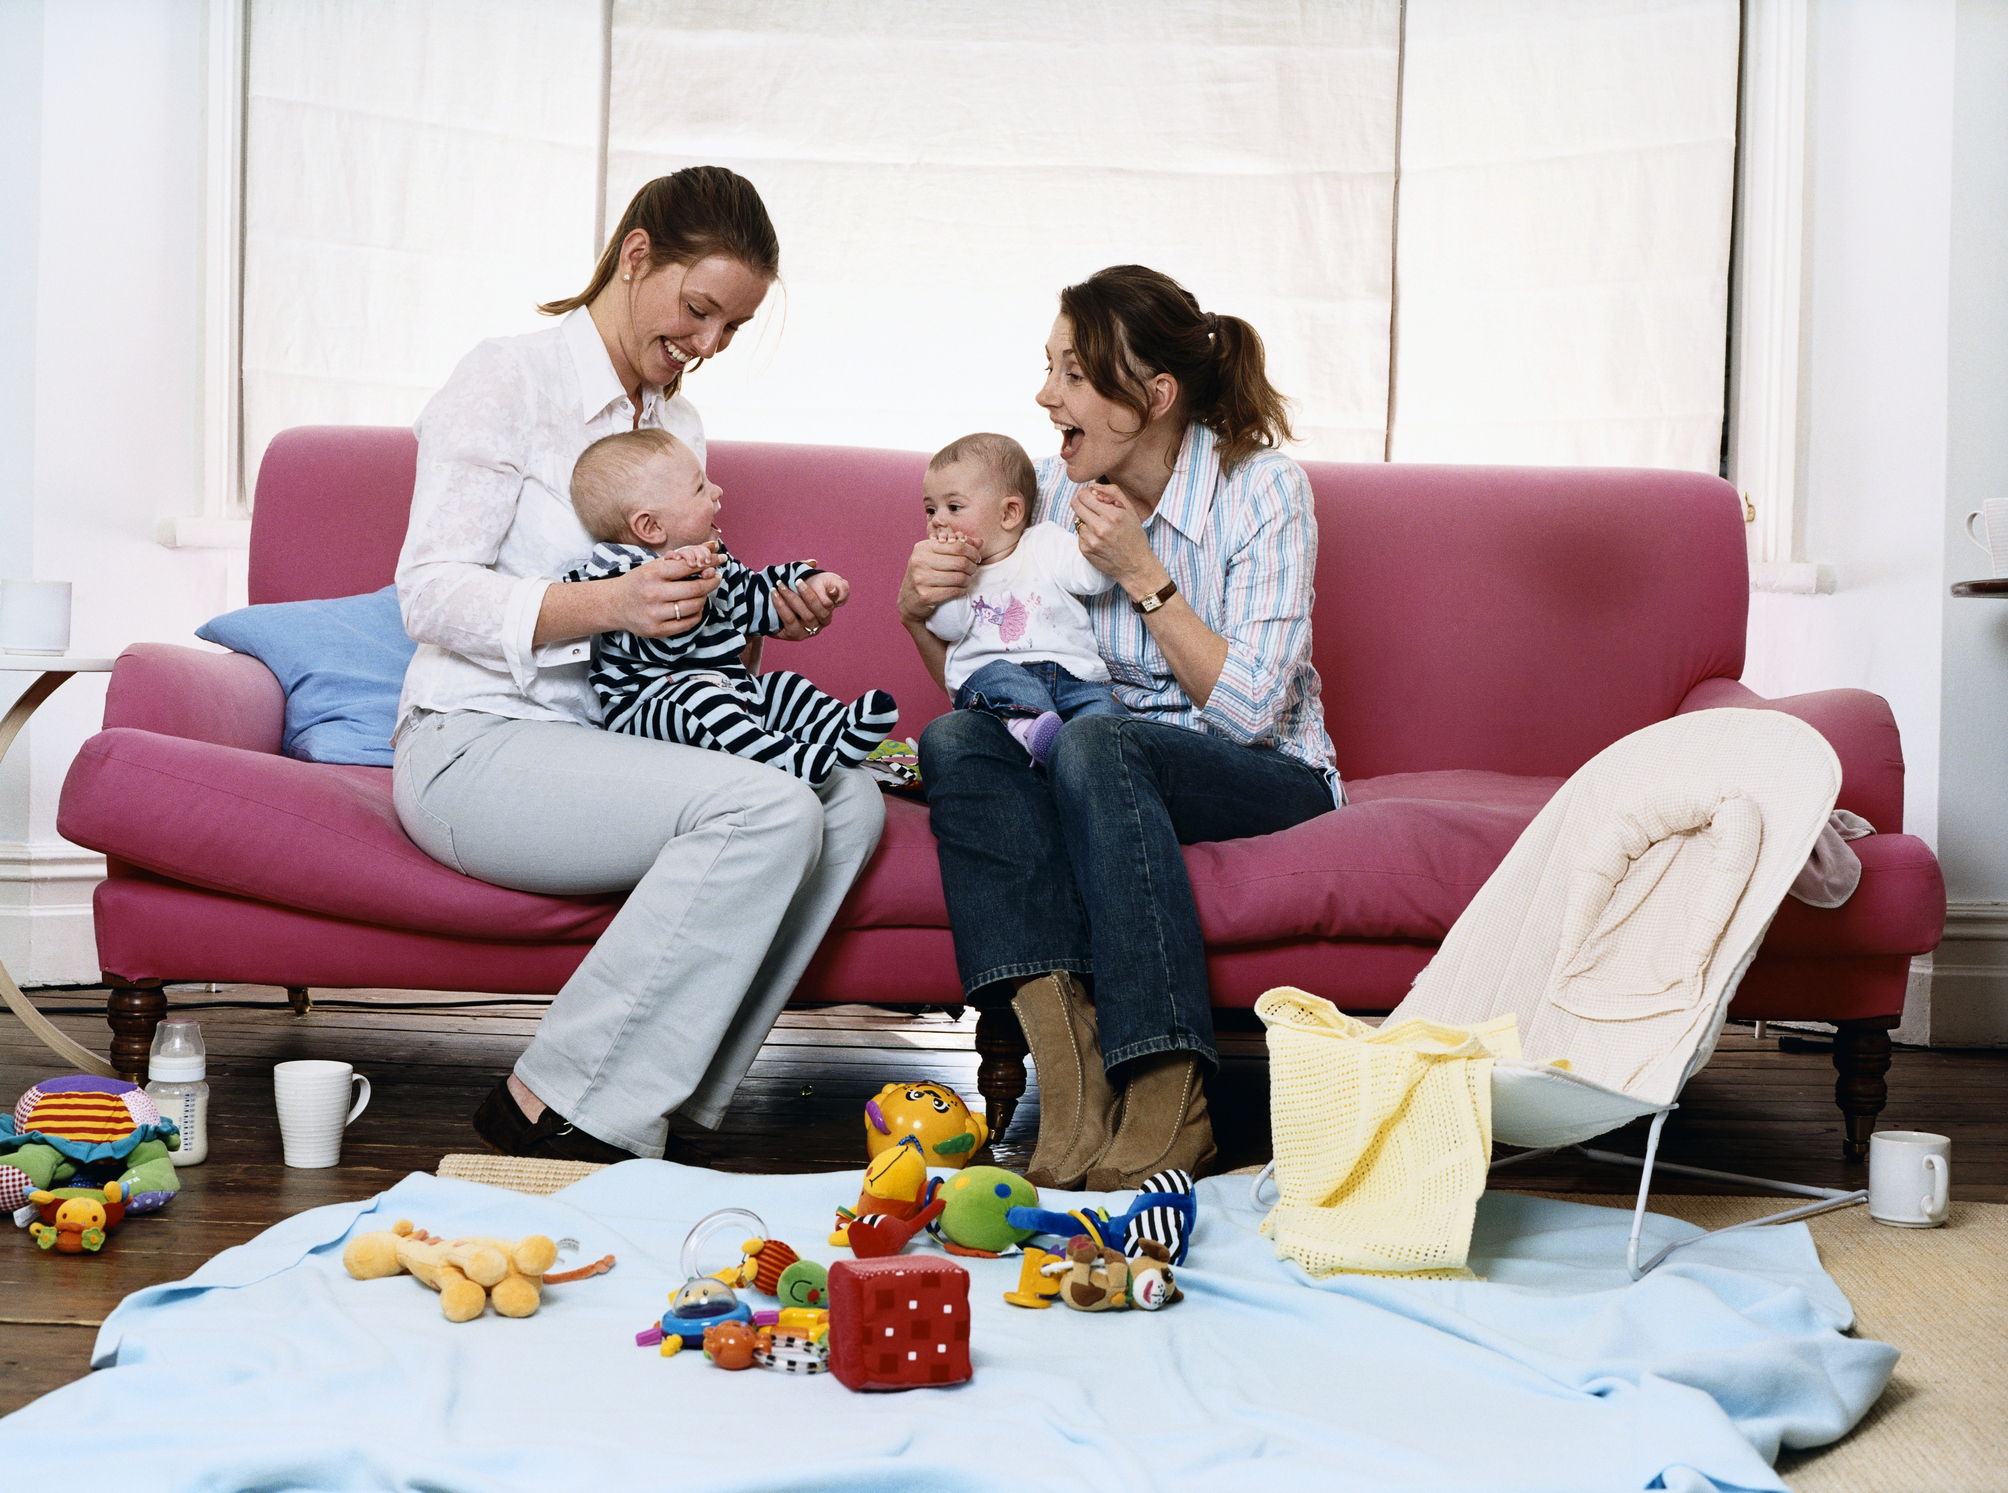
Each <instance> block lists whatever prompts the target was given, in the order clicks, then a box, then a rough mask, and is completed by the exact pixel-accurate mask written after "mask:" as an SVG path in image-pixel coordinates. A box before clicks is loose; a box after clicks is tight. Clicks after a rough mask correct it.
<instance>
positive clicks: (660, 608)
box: [568, 552, 718, 638]
mask: <svg viewBox="0 0 2008 1493" xmlns="http://www.w3.org/2000/svg"><path fill="white" fill-rule="evenodd" d="M711 559H712V560H713V561H714V562H715V561H716V559H717V555H716V553H715V552H713V553H712V555H711ZM693 563H695V561H694V559H693V558H691V557H686V556H682V555H678V556H677V557H675V558H668V557H665V558H663V559H660V560H650V561H649V562H648V563H647V564H645V565H637V566H636V567H635V568H634V569H633V570H630V571H629V572H628V573H627V574H626V575H620V576H615V577H614V578H613V579H612V580H607V581H598V582H594V583H592V585H591V586H590V587H584V588H578V589H594V588H598V587H604V588H605V589H606V593H607V595H606V602H607V605H608V607H609V609H610V611H611V614H612V616H613V618H614V620H613V621H612V623H611V624H610V625H608V626H606V627H598V628H594V629H592V630H593V631H594V632H631V633H633V634H634V635H635V636H636V637H638V638H677V637H682V636H683V634H685V633H687V632H689V631H690V630H691V629H692V628H694V627H696V626H697V625H698V624H699V623H701V622H702V621H703V620H704V606H705V603H706V601H708V600H709V599H710V596H711V593H712V592H713V591H716V590H717V589H718V572H717V571H716V570H715V569H713V568H712V566H710V565H706V566H704V567H703V568H702V569H699V570H696V571H693V570H692V569H691V566H692V564H693ZM568 589H570V588H568Z"/></svg>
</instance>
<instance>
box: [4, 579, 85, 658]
mask: <svg viewBox="0 0 2008 1493" xmlns="http://www.w3.org/2000/svg"><path fill="white" fill-rule="evenodd" d="M69 651H70V583H69V582H68V581H0V652H5V653H41V654H60V653H67V652H69Z"/></svg>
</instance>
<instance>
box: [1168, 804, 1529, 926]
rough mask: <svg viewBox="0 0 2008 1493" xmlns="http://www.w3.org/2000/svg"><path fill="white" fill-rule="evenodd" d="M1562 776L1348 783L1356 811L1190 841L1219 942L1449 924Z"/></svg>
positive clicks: (1197, 888) (1200, 894)
mask: <svg viewBox="0 0 2008 1493" xmlns="http://www.w3.org/2000/svg"><path fill="white" fill-rule="evenodd" d="M1560 786H1561V780H1560V779H1557V778H1522V777H1515V776H1512V775H1510V774H1506V773H1496V772H1472V771H1448V772H1422V773H1402V774H1398V775H1390V776H1388V777H1386V778H1378V779H1375V778H1370V779H1366V780H1364V781H1361V782H1357V783H1348V784H1347V785H1346V797H1347V800H1348V803H1347V807H1345V808H1343V809H1334V810H1333V811H1332V812H1331V813H1329V814H1321V815H1319V816H1318V817H1317V818H1316V819H1312V820H1308V821H1306V822H1305V823H1303V824H1299V825H1297V826H1296V827H1295V828H1293V829H1287V830H1284V831H1282V832H1281V833H1280V834H1274V835H1263V836H1260V837H1258V838H1255V839H1248V840H1223V841H1220V842H1218V843H1216V844H1210V845H1189V846H1187V847H1186V851H1185V864H1186V870H1187V871H1188V872H1189V873H1190V875H1191V877H1192V889H1193V896H1194V898H1195V900H1196V901H1197V902H1198V904H1199V924H1200V928H1201V930H1202V931H1203V932H1204V933H1205V935H1206V941H1207V943H1208V944H1209V945H1236V944H1253V943H1268V942H1272V941H1274V940H1277V939H1295V938H1364V939H1419V940H1423V941H1427V942H1430V943H1434V942H1435V941H1436V940H1438V939H1440V938H1442V937H1443V935H1444V934H1445V933H1446V932H1447V931H1449V928H1450V925H1451V924H1452V923H1454V922H1456V921H1457V915H1458V914H1459V913H1461V912H1462V911H1464V908H1465V904H1466V903H1468V902H1470V900H1471V899H1472V897H1473V896H1475V895H1476V894H1477V892H1478V889H1479V888H1480V887H1481V886H1483V885H1484V884H1485V879H1486V878H1487V877H1488V876H1490V875H1491V874H1492V872H1493V869H1494V868H1495V867H1496V866H1498V864H1499V862H1500V861H1502V860H1504V859H1505V857H1506V852H1507V851H1508V850H1511V849H1512V848H1513V842H1514V841H1515V840H1517V839H1519V837H1520V832H1521V831H1522V830H1524V829H1525V828H1526V827H1527V825H1528V823H1529V822H1530V821H1531V820H1532V819H1533V817H1534V816H1535V815H1536V814H1538V813H1540V811H1541V806H1542V805H1543V804H1545V803H1546V802H1547V801H1548V800H1549V799H1550V798H1551V797H1553V796H1554V792H1555V790H1556V789H1557V788H1559V787H1560Z"/></svg>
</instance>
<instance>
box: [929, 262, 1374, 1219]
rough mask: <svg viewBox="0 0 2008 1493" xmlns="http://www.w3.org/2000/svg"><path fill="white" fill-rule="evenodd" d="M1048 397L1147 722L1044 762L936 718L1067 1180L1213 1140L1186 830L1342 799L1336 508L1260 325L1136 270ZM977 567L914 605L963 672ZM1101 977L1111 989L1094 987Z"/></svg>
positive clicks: (995, 944) (968, 718)
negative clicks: (962, 628)
mask: <svg viewBox="0 0 2008 1493" xmlns="http://www.w3.org/2000/svg"><path fill="white" fill-rule="evenodd" d="M1046 358H1047V372H1046V381H1045V383H1044V384H1043V385H1042V386H1041V388H1040V390H1039V394H1038V402H1039V404H1040V406H1041V407H1042V408H1044V409H1045V410H1046V411H1047V413H1048V415H1049V416H1050V417H1051V418H1052V421H1053V424H1054V425H1055V426H1056V427H1057V428H1058V429H1059V431H1060V454H1059V455H1058V457H1056V458H1049V459H1048V460H1046V461H1044V462H1042V463H1040V464H1039V467H1040V469H1039V489H1040V497H1039V509H1040V511H1039V513H1038V515H1037V517H1038V518H1041V519H1053V520H1057V521H1060V522H1065V523H1070V524H1072V525H1073V526H1074V528H1075V530H1076V532H1078V534H1079V535H1080V544H1081V552H1082V553H1083V554H1084V555H1086V556H1087V557H1088V559H1089V560H1090V561H1091V562H1092V563H1093V564H1094V565H1095V567H1096V568H1097V569H1099V570H1101V571H1102V572H1103V573H1105V574H1107V575H1110V576H1112V577H1114V578H1115V580H1116V582H1117V584H1116V585H1115V586H1114V587H1111V588H1110V589H1109V590H1108V591H1107V592H1105V593H1104V594H1103V595H1101V596H1098V597H1091V598H1087V607H1088V614H1089V620H1090V622H1091V624H1092V626H1093V628H1094V631H1095V636H1096V640H1097V642H1098V643H1099V644H1100V648H1101V653H1102V657H1103V658H1104V659H1105V660H1106V661H1107V663H1108V666H1109V673H1110V677H1111V680H1112V682H1113V683H1114V685H1115V690H1116V694H1117V697H1118V698H1119V699H1120V700H1121V701H1122V703H1123V704H1124V705H1125V706H1127V707H1128V708H1129V712H1130V713H1129V714H1128V715H1127V716H1086V717H1081V718H1079V719H1076V720H1073V721H1070V722H1068V723H1067V724H1066V726H1065V727H1063V728H1062V730H1061V732H1060V734H1059V736H1058V738H1057V739H1056V740H1055V742H1054V744H1053V747H1052V750H1051V752H1050V754H1049V756H1048V758H1047V761H1046V765H1045V768H1044V769H1043V770H1041V769H1040V768H1039V767H1037V766H1036V765H1035V764H1033V763H1032V762H1031V761H1030V760H1029V759H1028V758H1027V757H1026V755H1025V752H1024V750H1023V749H1022V748H1020V747H1018V745H1017V743H1016V742H1015V741H1013V740H1012V738H1011V736H1010V734H1009V733H1008V732H1007V731H1006V730H1005V728H1004V725H1003V723H1002V722H1000V721H998V720H997V719H996V718H995V717H993V716H989V715H985V714H983V713H981V712H976V711H951V712H950V713H949V714H947V715H944V716H942V717H940V718H939V719H938V720H936V721H935V722H934V723H933V724H932V725H930V726H929V727H928V728H927V731H926V732H925V734H924V735H923V736H922V738H921V743H920V758H921V773H922V777H923V778H924V779H925V781H926V783H927V785H928V802H929V805H930V807H931V811H932V817H933V826H934V833H935V838H936V841H937V844H938V848H939V852H940V857H941V879H942V886H943V889H944V891H945V892H946V894H947V900H948V913H949V921H950V924H951V926H952V927H953V929H954V934H955V953H956V962H957V965H958V971H959V973H960V975H961V978H962V982H963V990H964V992H965V994H966V995H968V997H969V998H970V1000H971V1001H972V1002H974V1003H976V1004H979V1005H980V1004H990V1003H992V1002H994V1001H997V1000H1000V999H1004V998H1009V999H1010V1001H1011V1004H1012V1006H1013V1008H1014V1009H1015V1010H1016V1011H1017V1013H1018V1017H1019V1020H1020V1022H1021V1023H1022V1024H1023V1026H1024V1029H1025V1037H1026V1041H1027V1044H1028V1045H1029V1046H1030V1048H1031V1053H1032V1061H1033V1064H1034V1066H1035V1067H1036V1068H1037V1069H1038V1073H1039V1095H1040V1123H1039V1142H1038V1146H1037V1149H1036V1150H1035V1152H1034V1154H1033V1158H1032V1164H1031V1166H1030V1167H1029V1168H1028V1170H1027V1173H1026V1175H1027V1176H1028V1177H1029V1178H1030V1179H1031V1180H1032V1181H1033V1182H1034V1183H1035V1184H1037V1185H1039V1186H1042V1187H1060V1188H1076V1187H1080V1186H1082V1185H1084V1184H1085V1185H1086V1186H1087V1187H1088V1188H1090V1189H1092V1190H1096V1191H1109V1190H1115V1189H1120V1188H1130V1187H1135V1186H1137V1185H1138V1184H1139V1183H1140V1182H1141V1181H1143V1180H1144V1179H1147V1178H1148V1177H1149V1176H1151V1175H1152V1174H1153V1173H1154V1172H1157V1171H1159V1170H1161V1169H1163V1168H1165V1167H1178V1168H1182V1169H1184V1170H1187V1171H1190V1172H1194V1173H1195V1174H1196V1173H1198V1172H1200V1171H1202V1170H1203V1168H1204V1167H1205V1165H1206V1163H1207V1162H1208V1161H1209V1160H1211V1158H1212V1156H1213V1154H1214V1148H1213V1130H1212V1125H1211V1123H1210V1122H1209V1120H1208V1119H1207V1114H1206V1098H1205V1089H1204V1083H1205V1078H1206V1076H1207V1074H1208V1073H1210V1072H1211V1071H1212V1069H1213V1068H1214V1067H1216V1066H1217V1063H1218V1059H1217V1057H1216V1055H1215V1052H1214V1047H1213V1023H1212V1007H1211V1001H1210V1000H1209V997H1208V990H1207V984H1206V964H1205V950H1204V946H1203V942H1202V939H1201V936H1200V930H1199V915H1198V911H1197V909H1196V907H1195V906H1194V903H1193V896H1192V885H1191V882H1190V881H1189V880H1188V879H1187V877H1186V872H1185V862H1184V859H1183V857H1182V855H1181V854H1180V852H1179V847H1180V846H1181V845H1187V844H1194V843H1198V842H1201V841H1210V840H1229V839H1240V838H1244V837H1247V836H1251V835H1262V834H1271V833H1274V832H1275V831H1277V830H1282V829H1288V828H1289V827H1290V826H1291V825H1294V824H1299V823H1302V822H1303V821H1304V820H1306V819H1310V818H1312V817H1314V816H1316V815H1318V814H1322V813H1325V812H1327V811H1328V810H1330V809H1332V808H1334V807H1336V806H1337V805H1338V804H1339V803H1341V802H1342V801H1343V800H1342V796H1341V791H1340V787H1339V778H1338V773H1337V770H1336V769H1335V767H1334V766H1333V758H1332V743H1331V738H1330V737H1329V736H1327V735H1326V734H1325V726H1324V710H1323V707H1322V706H1321V705H1320V703H1319V699H1318V676H1317V672H1316V671H1315V670H1314V669H1313V668H1312V667H1311V620H1310V616H1311V579H1312V570H1313V568H1314V566H1315V563H1316V559H1317V547H1318V535H1317V521H1316V517H1315V515H1314V512H1313V509H1312V503H1311V489H1310V483H1309V481H1308V479H1307V478H1306V477H1305V475H1304V471H1303V469H1302V468H1301V467H1299V466H1298V465H1297V464H1296V463H1295V462H1293V461H1291V460H1290V459H1289V458H1288V457H1286V456H1283V455H1282V454H1281V453H1280V452H1278V451H1277V450H1276V449H1275V448H1276V446H1277V445H1278V444H1280V443H1281V442H1282V441H1285V440H1288V439H1290V438H1291V436H1290V426H1289V421H1288V417H1287V415H1286V412H1285V402H1284V400H1283V398H1282V396H1281V395H1280V394H1278V393H1277V392H1276V390H1275V389H1274V388H1273V387H1272V386H1271V385H1270V383H1269V380H1268V377H1267V374H1266V372H1265V371H1264V366H1263V352H1262V340H1261V338H1260V337H1258V336H1257V335H1256V333H1255V329H1254V328H1253V327H1251V326H1250V325H1249V324H1248V323H1247V322H1245V321H1242V320H1240V319H1239V318H1237V317H1233V316H1216V315H1213V314H1211V313H1208V312H1205V311H1202V310H1201V309H1200V306H1199V302H1198V301H1197V299H1196V298H1194V297H1193V295H1192V294H1191V293H1190V292H1188V291H1187V290H1186V289H1185V288H1184V287H1183V286H1181V285H1179V284H1178V283H1177V282H1176V281H1174V280H1172V279H1171V278H1170V277H1169V276H1166V275H1163V274H1160V273H1158V272H1157V271H1155V270H1150V269H1145V268H1144V267H1142V266H1140V265H1118V266H1115V267H1112V268H1110V269H1106V270H1103V271H1101V272H1100V273H1098V274H1096V275H1093V276H1091V277H1090V278H1089V279H1088V280H1086V281H1084V282H1083V283H1081V284H1079V285H1074V286H1070V287H1068V288H1067V289H1066V290H1064V291H1062V292H1061V293H1060V315H1059V317H1058V319H1057V320H1056V321H1055V322H1054V323H1053V331H1052V335H1051V337H1050V338H1049V340H1048V341H1047V344H1046ZM973 570H974V563H973V561H972V559H971V557H970V556H969V555H968V553H967V552H966V550H964V549H963V548H961V547H959V546H957V545H956V544H954V543H953V542H952V541H948V540H936V539H928V540H923V541H922V542H921V543H920V544H918V545H916V546H915V548H914V552H913V558H912V560H911V562H910V563H909V566H908V571H907V576H906V581H905V584H904V585H903V586H902V587H901V591H900V615H901V619H902V621H904V623H905V624H906V628H907V631H908V632H909V633H910V634H911V635H912V637H913V639H914V644H915V646H916V647H917V648H918V649H919V650H920V653H921V656H922V658H923V659H924V660H926V661H927V662H928V664H929V665H930V666H931V667H932V668H933V670H934V672H935V675H936V677H937V678H939V677H940V676H941V655H942V652H943V649H944V645H943V644H942V642H941V640H940V639H938V638H936V637H934V636H933V634H931V633H930V632H928V630H927V618H928V617H929V616H930V615H932V613H933V611H934V609H935V608H936V607H938V606H940V605H941V604H942V603H943V602H945V601H947V600H949V599H951V598H952V597H955V596H959V595H961V594H962V593H963V591H964V589H965V588H966V587H967V585H968V582H969V577H970V575H971V574H972V573H973ZM1090 982H1091V983H1090Z"/></svg>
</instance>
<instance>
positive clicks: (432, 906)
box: [56, 727, 621, 943]
mask: <svg viewBox="0 0 2008 1493" xmlns="http://www.w3.org/2000/svg"><path fill="white" fill-rule="evenodd" d="M56 828H57V831H58V832H59V833H60V834H61V835H62V836H63V837H64V838H65V839H67V840H70V841H72V842H73V843H75V844H78V845H85V846H88V847H90V848H91V849H93V850H99V851H103V852H104V853H105V854H106V855H108V856H115V857H117V858H118V859H120V860H124V861H130V862H132V863H133V864H135V865H138V866H142V867H144V868H146V869H147V870H149V871H157V872H159V873H160V874H161V875H163V876H170V877H172V878H174V879H175V880H176V881H182V882H188V883H191V884H193V885H195V886H199V887H209V888H211V889H213V890H216V891H222V892H234V893H236V894H238V895H240V896H244V897H250V898H254V899H256V900H258V901H261V902H276V903H279V904H281V905H282V906H286V907H296V908H300V909H302V910H303V911H307V912H318V913H325V914H327V915H329V916H331V917H338V918H346V919H349V920H351V921H353V922H359V923H373V924H376V925H378V926H381V927H387V928H410V929H416V930H419V931H422V932H429V933H441V934H445V935H447V936H449V937H456V938H484V939H497V940H502V941H505V942H510V943H532V942H539V941H542V940H547V939H558V940H568V941H571V940H580V939H592V938H595V937H597V936H598V935H599V933H600V931H601V930H602V929H603V928H605V927H606V924H607V922H608V920H609V919H611V918H612V916H613V914H614V911H615V910H616V909H617V908H618V907H619V906H620V902H621V899H620V898H619V897H617V896H602V897H544V896H538V895H536V894H535V893H532V892H517V891H511V890H509V889H508V888H506V887H499V886H491V885H490V884H489V883H487V882H485V881H477V880H475V879H474V878H473V877H471V876H463V875H462V874H461V873H460V872H458V871H455V870H452V869H450V868H449V867H446V866H442V865H441V864H440V863H439V862H438V861H435V860H434V859H433V858H432V857H431V856H429V855H427V854H426V853H425V852H424V851H422V850H420V849H419V848H418V847H417V846H416V845H414V844H412V843H411V840H410V838H409V837H408V836H406V834H405V832H404V828H403V826H402V825H400V824H399V823H398V819H397V811H396V810H395V809H394V808H393V807H392V805H391V796H390V769H389V768H386V767H342V766H333V765H330V764H327V763H312V762H296V761H294V760H293V759H292V758H290V757H275V756H271V755H268V754H266V753H263V752H247V751H242V750H239V749H238V748H235V747H226V746H217V745H215V744H213V743H211V742H206V741H189V740H186V739H184V738H182V737H176V736H160V735H156V734H155V733H153V732H151V731H135V730H132V729H130V728H126V727H121V728H117V729H114V730H110V731H100V732H99V733H98V734H97V735H96V736H93V737H92V738H91V739H90V740H89V741H86V742H85V743H84V745H83V748H82V750H81V751H79V752H78V754H77V759H76V762H75V763H74V765H73V766H72V767H71V769H70V774H69V777H68V778H67V779H66V780H65V781H64V783H63V796H62V802H61V806H60V808H59V810H58V813H57V820H56Z"/></svg>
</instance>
